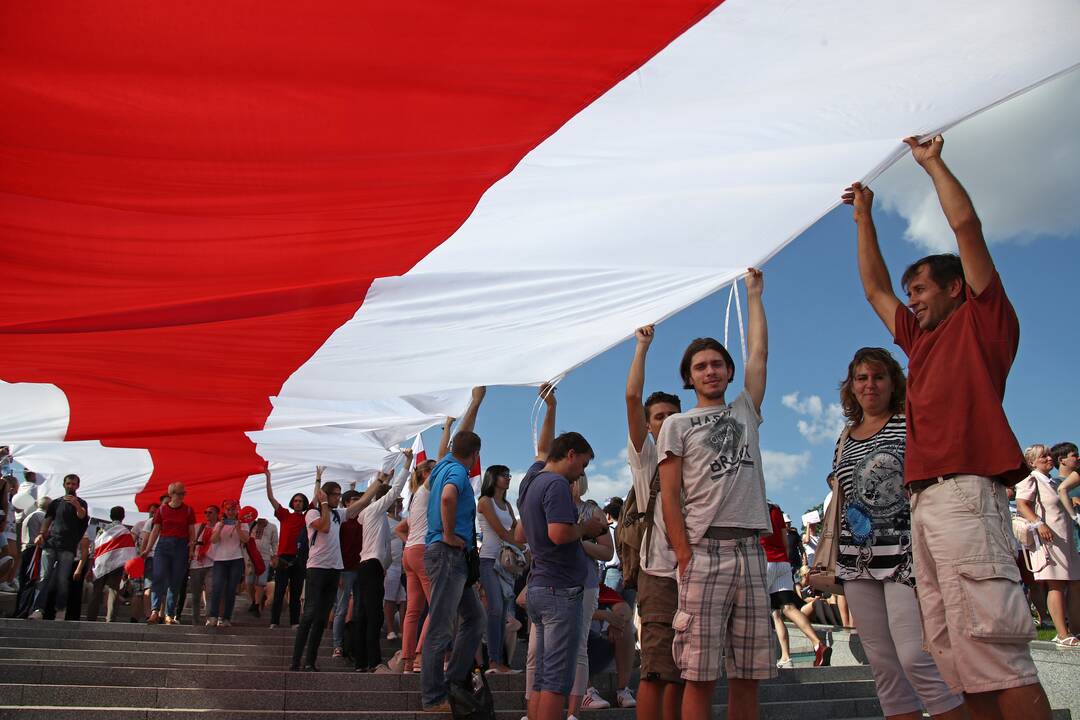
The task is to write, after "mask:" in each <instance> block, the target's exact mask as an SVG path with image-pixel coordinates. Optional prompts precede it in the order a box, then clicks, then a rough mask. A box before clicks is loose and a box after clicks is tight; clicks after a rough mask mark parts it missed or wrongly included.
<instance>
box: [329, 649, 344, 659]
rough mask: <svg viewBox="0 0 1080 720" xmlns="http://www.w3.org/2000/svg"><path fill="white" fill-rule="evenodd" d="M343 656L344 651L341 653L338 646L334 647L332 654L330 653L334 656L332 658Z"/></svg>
mask: <svg viewBox="0 0 1080 720" xmlns="http://www.w3.org/2000/svg"><path fill="white" fill-rule="evenodd" d="M344 656H345V653H343V652H342V651H341V648H339V647H336V648H334V652H333V654H332V655H330V657H334V658H339V657H344Z"/></svg>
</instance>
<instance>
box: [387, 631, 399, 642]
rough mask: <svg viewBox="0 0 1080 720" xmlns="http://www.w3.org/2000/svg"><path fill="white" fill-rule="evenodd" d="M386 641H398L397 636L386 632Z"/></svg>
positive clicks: (394, 633)
mask: <svg viewBox="0 0 1080 720" xmlns="http://www.w3.org/2000/svg"><path fill="white" fill-rule="evenodd" d="M386 639H387V640H397V639H398V634H397V633H396V632H388V633H386Z"/></svg>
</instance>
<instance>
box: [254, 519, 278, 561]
mask: <svg viewBox="0 0 1080 720" xmlns="http://www.w3.org/2000/svg"><path fill="white" fill-rule="evenodd" d="M255 532H256V529H255V528H252V529H251V537H254V538H255V547H257V548H259V554H260V555H262V560H263V563H264V564H266V565H267V566H268V567H269V565H270V558H272V557H273V556H274V555H275V554H276V553H277V547H278V529H277V525H275V524H274V523H272V522H267V523H266V527H264V528H263V533H262V537H261V538H260V537H255Z"/></svg>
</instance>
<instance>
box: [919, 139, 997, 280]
mask: <svg viewBox="0 0 1080 720" xmlns="http://www.w3.org/2000/svg"><path fill="white" fill-rule="evenodd" d="M904 142H906V143H907V144H908V146H909V147H910V148H911V157H913V158H914V159H915V162H917V163H919V165H921V166H922V168H923V170H925V171H926V174H927V175H929V176H930V179H931V180H933V181H934V189H935V190H936V191H937V196H938V201H940V202H941V209H942V211H944V213H945V219H946V220H948V221H949V227H950V228H952V231H953V234H954V235H955V236H956V245H957V247H958V248H959V249H960V263H961V264H962V265H963V266H964V281H965V282H967V284H968V286H969V287H970V288H971V289H972V290H973V291H974V292H975V294H976V295H978V294H979V293H981V292H982V291H983V290H985V289H986V286H987V285H989V284H990V278H992V277H993V276H994V261H993V259H992V258H991V257H990V250H989V249H987V247H986V239H985V238H983V232H982V223H981V222H980V221H979V216H978V215H977V214H976V213H975V206H974V205H973V204H972V203H971V198H970V197H969V196H968V194H967V191H966V190H964V186H963V185H961V184H960V181H959V180H957V179H956V176H955V175H953V174H952V171H951V170H949V168H948V167H947V166H946V165H945V161H944V160H942V159H941V149H942V147H944V145H945V138H943V137H941V136H940V135H937V136H935V137H932V138H930V139H929V140H927V141H926V142H922V143H920V142H919V140H918V138H914V137H909V138H907V139H905V140H904Z"/></svg>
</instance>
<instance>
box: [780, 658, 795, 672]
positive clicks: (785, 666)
mask: <svg viewBox="0 0 1080 720" xmlns="http://www.w3.org/2000/svg"><path fill="white" fill-rule="evenodd" d="M776 667H777V669H778V670H790V669H792V668H793V667H795V663H794V662H793V661H792V660H791V658H788V659H787V660H777V661H776Z"/></svg>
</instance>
